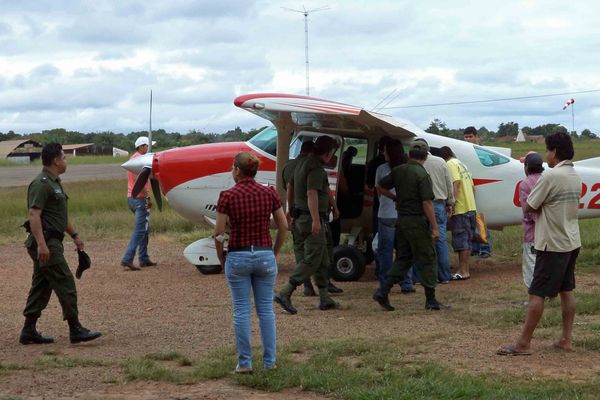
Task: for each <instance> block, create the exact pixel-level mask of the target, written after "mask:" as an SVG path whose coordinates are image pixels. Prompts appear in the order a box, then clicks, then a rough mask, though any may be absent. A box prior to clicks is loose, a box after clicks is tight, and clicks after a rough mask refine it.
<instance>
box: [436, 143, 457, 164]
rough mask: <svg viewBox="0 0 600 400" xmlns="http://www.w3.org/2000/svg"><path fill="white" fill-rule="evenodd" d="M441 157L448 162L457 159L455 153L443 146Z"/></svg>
mask: <svg viewBox="0 0 600 400" xmlns="http://www.w3.org/2000/svg"><path fill="white" fill-rule="evenodd" d="M440 157H442V158H443V159H444V160H446V161H448V160H449V159H451V158H453V157H456V156H455V155H454V152H453V151H452V149H451V148H450V147H448V146H442V147H440Z"/></svg>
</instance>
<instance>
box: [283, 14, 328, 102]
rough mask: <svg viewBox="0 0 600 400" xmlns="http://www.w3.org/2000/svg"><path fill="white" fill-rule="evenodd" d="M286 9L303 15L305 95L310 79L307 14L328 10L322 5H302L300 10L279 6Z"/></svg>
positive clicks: (307, 93) (307, 91)
mask: <svg viewBox="0 0 600 400" xmlns="http://www.w3.org/2000/svg"><path fill="white" fill-rule="evenodd" d="M281 8H283V9H284V10H286V11H292V12H297V13H300V14H302V15H304V60H305V64H306V95H307V96H310V80H309V77H308V76H309V72H308V70H309V68H308V15H309V14H311V13H315V12H317V11H325V10H329V6H323V7H319V8H313V9H312V10H307V9H306V7H304V6H302V10H295V9H293V8H287V7H281Z"/></svg>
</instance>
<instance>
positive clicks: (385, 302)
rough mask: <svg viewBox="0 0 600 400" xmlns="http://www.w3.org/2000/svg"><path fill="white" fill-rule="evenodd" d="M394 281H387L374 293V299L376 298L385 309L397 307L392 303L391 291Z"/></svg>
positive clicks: (389, 309)
mask: <svg viewBox="0 0 600 400" xmlns="http://www.w3.org/2000/svg"><path fill="white" fill-rule="evenodd" d="M392 285H393V282H392V281H389V282H388V281H387V280H386V282H385V283H384V284H383V285H382V286H381V287H380V288H379V289H377V291H376V292H375V293H374V294H373V300H375V301H376V302H377V303H379V305H380V306H381V307H383V309H384V310H385V311H394V310H395V308H394V306H392V305H391V304H390V298H389V293H390V289H391V288H392Z"/></svg>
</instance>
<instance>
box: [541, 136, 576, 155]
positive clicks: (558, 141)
mask: <svg viewBox="0 0 600 400" xmlns="http://www.w3.org/2000/svg"><path fill="white" fill-rule="evenodd" d="M546 148H547V149H548V150H549V151H552V150H556V157H557V158H558V159H559V160H560V161H563V160H572V159H573V156H574V155H575V150H574V149H573V141H572V140H571V136H569V134H568V133H565V132H556V133H553V134H552V135H550V136H546Z"/></svg>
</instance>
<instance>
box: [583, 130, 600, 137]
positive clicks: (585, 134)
mask: <svg viewBox="0 0 600 400" xmlns="http://www.w3.org/2000/svg"><path fill="white" fill-rule="evenodd" d="M581 137H582V138H584V139H596V138H597V137H598V135H596V134H595V133H593V132H592V131H590V130H589V129H584V130H582V131H581Z"/></svg>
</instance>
